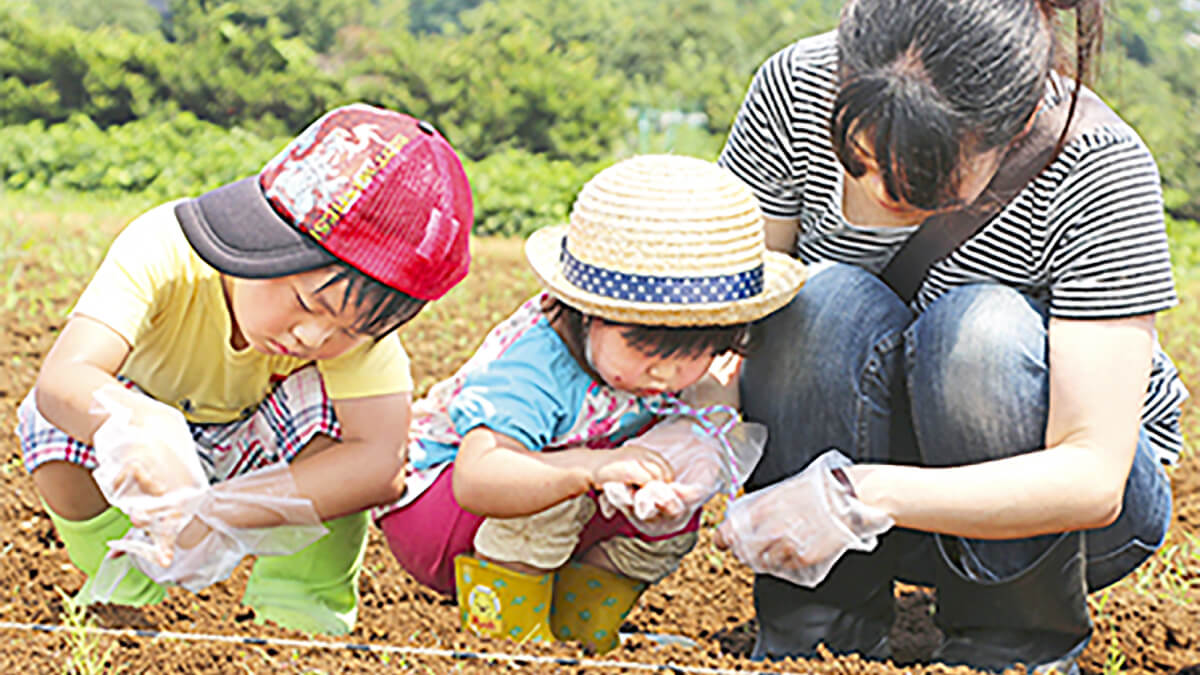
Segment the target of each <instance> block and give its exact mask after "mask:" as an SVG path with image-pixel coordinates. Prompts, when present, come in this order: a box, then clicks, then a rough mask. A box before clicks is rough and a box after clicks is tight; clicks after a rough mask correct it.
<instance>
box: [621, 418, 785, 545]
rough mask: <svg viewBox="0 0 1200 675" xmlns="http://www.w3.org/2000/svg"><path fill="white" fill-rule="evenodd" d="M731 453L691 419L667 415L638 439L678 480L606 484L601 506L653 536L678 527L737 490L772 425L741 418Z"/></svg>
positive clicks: (732, 434)
mask: <svg viewBox="0 0 1200 675" xmlns="http://www.w3.org/2000/svg"><path fill="white" fill-rule="evenodd" d="M727 439H728V441H729V444H730V446H731V448H732V450H733V456H732V457H729V456H728V454H727V450H726V449H725V447H724V446H723V445H722V444H721V442H720V441H719V440H718V439H717V438H716V437H714V436H712V435H711V434H709V433H708V432H706V431H705V430H703V429H702V428H700V427H699V426H698V425H697V424H696V422H695V421H694V420H693V419H692V418H691V417H687V416H683V415H679V416H675V417H671V418H668V419H666V420H663V421H662V422H660V423H659V424H657V425H655V427H654V428H652V429H650V431H647V432H646V433H645V434H642V435H641V436H639V437H637V438H635V439H631V440H630V441H628V442H627V445H629V444H633V445H638V446H641V447H646V448H649V449H652V450H654V451H655V452H657V453H658V454H659V455H661V456H662V457H663V458H664V459H666V460H667V462H668V463H669V464H670V465H671V468H672V470H673V472H674V480H672V481H670V482H664V481H650V482H648V483H646V484H644V485H641V486H640V487H639V488H638V489H636V490H634V489H633V488H632V487H631V486H630V485H628V484H625V483H605V484H604V485H603V493H602V495H601V497H600V500H599V501H600V508H601V510H602V512H603V513H604V514H605V516H607V517H611V515H612V514H613V513H614V512H618V511H619V512H620V513H622V514H624V515H625V517H626V518H628V519H629V521H630V522H631V523H633V525H634V526H635V527H637V528H638V529H639V530H641V531H642V532H645V533H646V534H649V535H652V536H659V535H664V534H670V533H671V532H678V531H679V530H680V529H681V528H683V526H684V525H686V524H687V522H688V520H690V519H691V518H692V516H693V515H694V514H695V513H696V511H698V510H699V509H700V508H701V507H703V506H704V504H705V503H707V502H708V500H709V499H712V498H713V496H715V495H716V494H717V493H719V492H730V493H732V492H735V491H736V490H737V489H738V488H739V487H741V485H742V483H744V482H745V480H746V478H747V477H749V475H750V472H751V471H752V470H753V469H754V467H755V465H757V464H758V460H759V459H760V458H761V457H762V451H763V446H764V445H765V444H766V441H767V429H766V427H765V426H763V425H761V424H754V423H741V424H737V425H736V426H734V428H733V429H732V430H731V431H729V432H728V434H727Z"/></svg>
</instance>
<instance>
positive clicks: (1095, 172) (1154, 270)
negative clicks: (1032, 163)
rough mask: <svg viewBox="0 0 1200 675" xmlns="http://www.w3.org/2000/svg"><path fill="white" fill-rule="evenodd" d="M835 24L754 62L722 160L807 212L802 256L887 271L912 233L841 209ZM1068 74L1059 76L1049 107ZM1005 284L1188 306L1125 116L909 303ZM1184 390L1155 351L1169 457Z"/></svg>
mask: <svg viewBox="0 0 1200 675" xmlns="http://www.w3.org/2000/svg"><path fill="white" fill-rule="evenodd" d="M835 40H836V36H835V34H834V33H832V32H830V33H825V34H822V35H817V36H814V37H810V38H806V39H803V40H801V41H799V42H797V43H795V44H792V45H790V46H788V47H786V48H784V49H783V50H781V51H779V52H777V53H776V54H775V55H773V56H772V57H771V58H770V59H768V60H767V61H766V62H765V63H764V64H763V65H762V66H761V67H760V68H759V70H758V73H757V74H756V75H755V77H754V80H753V81H752V83H751V85H750V89H749V91H748V92H747V94H746V98H745V101H743V103H742V107H741V109H740V111H739V112H738V115H737V118H736V120H735V121H734V124H733V129H732V131H731V132H730V134H729V138H728V140H727V141H726V144H725V148H724V150H723V151H722V152H721V157H720V160H719V163H720V164H721V165H723V166H725V167H728V168H729V169H730V170H732V171H733V172H734V173H735V174H737V176H738V177H740V178H741V179H742V180H743V181H745V182H746V183H747V184H748V185H749V186H750V188H751V189H752V190H753V191H754V192H755V194H756V195H757V196H758V199H759V203H760V204H761V206H762V210H763V213H764V214H765V215H767V216H769V217H774V218H782V219H798V220H799V231H798V235H797V238H796V242H795V249H794V253H795V255H796V256H797V257H798V258H800V259H801V260H803V261H805V262H815V261H819V260H835V261H839V262H844V263H851V264H855V265H859V266H861V267H864V268H866V269H869V270H871V271H872V272H876V273H878V272H879V271H880V270H882V269H883V267H884V265H886V264H887V262H888V260H890V259H891V256H892V255H893V254H894V253H895V252H896V250H897V249H898V248H899V247H900V245H901V244H902V243H903V242H904V240H905V239H907V238H908V236H909V235H910V234H912V232H913V231H914V230H915V229H916V226H912V227H863V226H858V225H853V224H851V223H849V222H847V221H846V219H845V217H844V216H843V214H842V208H841V204H842V188H843V184H842V179H843V170H842V166H841V164H840V162H839V161H838V159H837V155H836V154H834V151H833V146H832V144H831V142H830V136H829V120H830V118H831V116H832V111H833V104H834V98H835V97H836V95H837V76H836V68H837V48H836V42H835ZM1069 87H1070V83H1069V82H1064V81H1063V80H1061V79H1060V78H1057V77H1055V78H1052V79H1051V82H1050V83H1049V84H1048V86H1047V92H1046V104H1047V105H1054V104H1056V103H1058V102H1059V101H1061V100H1062V99H1063V98H1064V96H1066V94H1067V92H1068V91H1069ZM973 283H999V284H1004V285H1006V286H1009V287H1012V288H1014V289H1016V290H1018V291H1020V292H1021V293H1024V294H1026V295H1028V296H1030V297H1031V298H1033V299H1035V300H1037V301H1039V302H1041V303H1044V304H1045V305H1046V306H1047V307H1048V308H1049V312H1050V315H1051V316H1055V317H1059V318H1063V319H1112V318H1120V317H1127V316H1135V315H1139V314H1150V313H1154V312H1159V311H1162V310H1165V309H1168V308H1170V307H1173V306H1174V305H1176V304H1178V302H1179V300H1178V298H1177V296H1176V294H1175V283H1174V280H1173V279H1172V276H1171V261H1170V256H1169V254H1168V250H1167V237H1166V228H1165V226H1164V224H1163V207H1162V190H1161V186H1160V184H1159V176H1158V169H1157V167H1156V166H1155V164H1154V158H1153V157H1152V156H1151V154H1150V152H1149V150H1148V149H1147V148H1146V146H1145V145H1144V144H1143V143H1142V141H1141V139H1140V138H1138V136H1137V134H1136V133H1135V132H1134V131H1133V130H1132V129H1131V128H1130V127H1129V126H1127V125H1125V124H1111V125H1105V126H1101V127H1099V128H1096V129H1093V130H1091V131H1089V132H1087V133H1084V134H1082V135H1080V136H1079V137H1076V138H1074V139H1072V140H1071V141H1070V142H1069V143H1068V144H1067V146H1066V147H1065V148H1063V150H1062V152H1060V153H1059V155H1058V157H1057V158H1056V159H1055V160H1054V161H1053V162H1052V163H1051V164H1050V166H1048V167H1046V169H1044V170H1043V171H1042V172H1041V173H1040V174H1039V175H1038V176H1037V177H1036V178H1034V180H1033V181H1032V182H1030V184H1029V185H1027V186H1026V187H1025V188H1024V189H1023V190H1022V191H1021V192H1020V193H1019V194H1018V195H1017V196H1016V198H1015V199H1013V200H1012V201H1011V202H1010V203H1009V204H1008V205H1006V206H1005V207H1004V209H1003V210H1002V211H1001V212H1000V214H999V215H998V216H996V217H995V218H994V219H993V220H992V221H991V222H990V223H988V225H987V226H986V227H984V228H983V229H982V230H980V231H979V232H978V233H976V234H975V235H974V236H973V237H972V238H970V239H968V240H967V241H966V242H964V243H963V244H962V245H961V246H959V247H958V249H956V250H955V251H954V252H952V253H951V254H950V255H948V256H946V257H945V258H944V259H942V260H940V261H938V262H937V263H935V264H934V265H933V266H932V267H931V268H930V270H929V273H928V275H927V276H926V278H925V281H924V283H923V284H922V286H921V287H920V289H919V290H918V292H917V296H916V298H915V299H914V300H913V303H912V308H913V309H914V310H915V311H917V312H921V311H923V310H924V309H925V308H927V307H928V306H929V305H930V304H931V303H932V302H933V301H935V300H937V299H938V298H939V297H940V296H941V295H942V294H944V293H946V292H947V291H948V290H950V289H953V288H955V287H957V286H962V285H966V284H973ZM1187 395H1188V394H1187V390H1186V389H1185V388H1184V386H1183V383H1182V381H1181V380H1180V379H1179V373H1178V371H1177V370H1176V369H1175V366H1174V364H1172V363H1171V361H1170V359H1169V358H1168V357H1167V355H1166V354H1165V353H1164V352H1163V351H1162V350H1161V349H1160V348H1158V347H1157V346H1156V347H1155V350H1154V358H1153V365H1152V370H1151V376H1150V386H1149V388H1148V391H1147V395H1146V400H1145V404H1144V407H1143V410H1142V420H1143V426H1144V428H1145V429H1146V431H1147V432H1148V434H1149V436H1150V441H1151V443H1152V444H1153V445H1154V447H1155V449H1156V450H1157V451H1158V453H1159V455H1160V457H1161V458H1162V459H1163V461H1166V462H1174V461H1175V460H1176V459H1177V458H1178V455H1179V451H1180V450H1181V449H1182V435H1181V432H1180V428H1179V415H1180V405H1181V404H1182V402H1183V400H1184V399H1185V398H1187Z"/></svg>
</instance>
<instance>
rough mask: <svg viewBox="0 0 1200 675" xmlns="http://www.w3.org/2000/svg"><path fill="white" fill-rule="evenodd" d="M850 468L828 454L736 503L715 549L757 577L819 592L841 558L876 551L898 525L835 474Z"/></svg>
mask: <svg viewBox="0 0 1200 675" xmlns="http://www.w3.org/2000/svg"><path fill="white" fill-rule="evenodd" d="M851 465H852V463H851V461H850V460H849V459H847V458H846V457H845V456H844V455H842V453H840V452H838V451H837V450H829V451H826V452H825V453H824V454H823V455H821V456H820V457H818V458H817V459H816V460H814V461H813V463H812V464H810V465H808V467H807V468H806V469H804V470H803V471H801V472H800V473H798V474H796V475H795V476H792V477H791V478H789V479H787V480H785V481H783V482H781V483H778V484H776V485H773V486H771V487H769V488H766V489H765V490H761V491H759V492H755V493H753V494H749V495H746V496H744V497H741V498H739V499H736V500H734V501H733V503H731V504H730V505H729V508H728V509H727V510H726V512H725V522H723V523H721V526H720V527H719V528H718V529H717V545H718V546H719V547H721V548H730V549H732V550H733V552H734V554H735V555H736V556H737V557H738V559H739V560H741V561H742V562H744V563H745V564H746V565H748V566H750V568H752V569H753V570H754V571H755V572H758V573H760V574H770V575H773V576H777V577H779V578H781V579H786V580H788V581H790V582H792V583H795V584H799V585H801V586H807V587H809V588H813V587H815V586H816V585H817V584H819V583H821V581H822V580H823V579H824V578H825V576H826V575H827V574H829V570H830V568H832V567H833V565H834V563H836V562H837V561H838V559H839V558H841V557H842V554H843V553H845V552H846V551H847V550H849V549H855V550H858V551H871V550H874V548H875V546H876V544H877V543H878V537H879V535H880V534H883V533H884V532H886V531H888V530H889V529H891V527H892V525H894V524H895V522H894V521H893V520H892V518H891V516H889V515H888V514H887V513H886V512H884V511H883V510H881V509H877V508H874V507H872V506H868V505H866V504H864V503H863V502H862V501H860V500H859V499H858V498H857V497H855V496H854V495H853V493H852V490H851V488H850V487H849V486H848V484H845V483H843V482H842V481H841V480H839V479H838V477H837V476H836V475H835V474H834V470H835V469H841V470H843V471H844V470H845V469H846V468H848V467H850V466H851ZM843 475H844V474H843Z"/></svg>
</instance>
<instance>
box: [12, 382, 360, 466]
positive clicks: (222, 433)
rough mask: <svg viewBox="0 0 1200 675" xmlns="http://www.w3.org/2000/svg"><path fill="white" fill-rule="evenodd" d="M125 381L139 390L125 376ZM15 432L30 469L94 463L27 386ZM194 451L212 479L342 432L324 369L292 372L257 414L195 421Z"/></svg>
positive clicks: (89, 452)
mask: <svg viewBox="0 0 1200 675" xmlns="http://www.w3.org/2000/svg"><path fill="white" fill-rule="evenodd" d="M121 382H122V383H123V384H124V385H125V386H126V387H128V388H130V389H132V390H134V391H141V389H139V388H138V386H137V385H136V384H134V383H133V382H130V381H128V380H126V379H123V378H122V379H121ZM17 416H18V419H19V422H18V424H17V436H18V437H19V438H20V441H21V451H22V453H23V454H24V457H25V468H26V469H27V470H28V471H29V472H31V473H32V472H33V470H34V469H36V468H37V467H39V466H41V465H42V464H45V463H46V462H53V461H63V462H71V463H72V464H78V465H80V466H82V467H84V468H87V469H94V468H96V452H95V450H94V449H93V448H92V446H90V445H88V444H86V443H83V442H82V441H79V440H76V439H74V438H72V437H70V436H68V435H67V434H66V433H65V432H63V431H60V430H59V429H58V428H56V427H55V426H54V425H53V424H51V423H50V422H49V421H47V420H46V418H44V417H42V415H41V413H39V412H38V409H37V405H36V404H35V403H34V392H32V391H31V392H29V395H28V396H26V397H25V400H24V401H22V402H21V407H20V408H19V409H18V410H17ZM188 426H190V427H191V430H192V437H193V438H194V439H195V440H196V452H197V453H198V454H199V455H200V463H201V465H202V466H203V467H204V471H205V473H206V474H207V475H208V480H209V482H210V483H219V482H221V481H225V480H228V479H230V478H233V477H234V476H239V475H241V474H244V473H248V472H250V471H253V470H254V469H257V468H260V467H264V466H267V465H269V464H274V463H276V462H279V461H281V460H282V461H288V462H290V461H292V459H293V458H294V457H295V456H296V454H297V453H299V452H300V450H301V449H302V448H304V446H305V445H306V444H307V443H308V442H309V441H310V440H312V439H313V437H314V436H316V435H317V434H325V435H326V436H331V437H333V438H341V434H342V432H341V427H340V426H339V425H338V423H337V419H336V418H335V417H334V413H333V404H332V403H331V402H330V400H329V397H328V396H327V395H326V394H325V386H324V384H323V383H322V382H321V374H320V373H319V372H318V371H317V368H316V367H315V366H306V367H304V368H300V369H299V370H297V371H295V372H293V373H292V374H291V375H288V376H287V377H286V378H285V379H283V380H282V381H281V382H279V383H278V384H277V385H276V387H275V389H274V390H273V391H272V392H271V393H270V394H269V395H268V396H267V398H266V399H265V400H264V401H263V402H262V403H261V404H259V406H258V409H257V410H255V411H254V414H253V415H251V416H249V417H247V418H245V419H241V420H237V421H234V422H229V423H225V424H191V423H189V425H188Z"/></svg>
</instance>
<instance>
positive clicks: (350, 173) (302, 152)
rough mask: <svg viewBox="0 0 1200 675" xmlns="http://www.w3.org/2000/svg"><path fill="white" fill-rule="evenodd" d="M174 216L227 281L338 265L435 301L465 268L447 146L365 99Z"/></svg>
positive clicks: (459, 171)
mask: <svg viewBox="0 0 1200 675" xmlns="http://www.w3.org/2000/svg"><path fill="white" fill-rule="evenodd" d="M175 214H176V217H177V218H178V219H179V222H180V224H181V225H182V227H183V232H184V234H185V235H186V236H187V239H188V242H189V243H190V244H191V245H192V248H194V249H195V251H196V253H197V254H199V256H200V257H201V258H202V259H203V260H204V261H205V262H207V263H208V264H210V265H212V266H213V267H215V268H216V269H217V270H219V271H221V272H223V273H226V274H229V275H232V276H237V277H246V278H269V277H282V276H287V275H289V274H297V273H299V272H306V271H308V270H312V269H316V268H318V267H323V266H325V265H329V264H333V263H335V262H339V261H340V262H343V263H345V264H347V265H350V266H351V267H354V268H355V269H357V270H358V271H360V272H362V273H363V274H366V275H367V276H369V277H371V278H373V279H375V280H377V281H379V282H382V283H384V284H387V285H388V286H390V287H392V288H395V289H397V290H400V291H403V292H405V293H407V294H408V295H411V296H413V297H414V298H418V299H421V300H436V299H437V298H440V297H441V296H443V295H445V293H446V291H448V290H450V289H451V288H452V287H453V286H454V285H455V284H457V283H458V282H459V281H462V279H463V277H465V276H466V274H467V268H468V267H469V265H470V261H471V254H470V250H469V244H468V235H469V234H470V232H471V225H472V222H473V221H474V207H473V205H472V201H471V187H470V184H469V183H468V182H467V176H466V173H465V172H464V171H463V167H462V162H461V161H459V158H458V155H457V154H455V152H454V149H453V148H452V147H450V144H449V143H448V142H447V141H446V139H445V138H442V136H441V135H440V134H438V132H437V131H436V130H435V129H434V128H433V126H432V125H430V124H429V123H427V122H424V121H418V120H415V119H413V118H412V117H409V116H408V115H404V114H402V113H398V112H393V111H391V110H385V109H383V108H376V107H373V106H369V105H365V104H354V105H348V106H344V107H341V108H336V109H334V110H332V111H330V112H328V113H326V114H325V115H324V116H322V117H321V118H320V119H318V120H317V121H316V122H313V123H312V124H311V125H310V126H309V127H308V128H307V129H305V130H304V132H303V133H302V134H300V135H299V136H297V137H296V138H295V139H294V140H292V141H291V142H290V143H288V145H287V147H285V148H284V149H283V150H282V151H281V152H280V153H279V154H278V155H276V156H275V158H274V159H272V160H271V161H270V162H268V163H267V165H266V166H265V167H264V168H263V170H262V171H261V172H259V174H258V175H257V176H251V177H249V178H244V179H242V180H239V181H235V182H233V183H229V184H228V185H223V186H221V187H219V188H216V189H215V190H211V191H209V192H206V193H204V194H203V195H200V196H199V197H196V198H194V199H188V200H186V201H183V202H181V203H179V204H178V205H177V206H176V207H175Z"/></svg>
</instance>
